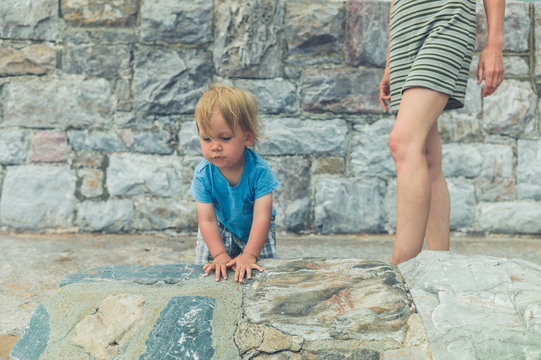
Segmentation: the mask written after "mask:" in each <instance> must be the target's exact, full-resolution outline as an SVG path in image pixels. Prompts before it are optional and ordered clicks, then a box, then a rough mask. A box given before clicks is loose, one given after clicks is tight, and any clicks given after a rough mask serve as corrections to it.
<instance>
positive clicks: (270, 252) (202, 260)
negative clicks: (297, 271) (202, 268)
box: [195, 216, 276, 265]
mask: <svg viewBox="0 0 541 360" xmlns="http://www.w3.org/2000/svg"><path fill="white" fill-rule="evenodd" d="M218 228H219V229H220V234H222V241H223V242H224V246H225V249H226V250H227V253H228V254H229V256H230V257H231V258H232V259H234V258H236V257H237V256H239V255H240V254H242V250H244V246H245V245H246V244H244V243H243V241H242V240H241V239H240V238H239V237H238V236H237V235H235V234H233V233H232V232H231V231H229V229H227V228H226V227H225V226H223V225H222V224H220V223H218ZM275 257H276V229H275V226H274V216H273V217H272V218H271V227H270V229H269V235H268V237H267V241H265V244H264V245H263V248H262V249H261V253H259V257H258V258H257V259H258V260H259V259H267V258H275ZM210 261H212V255H210V251H209V249H208V248H207V245H205V240H203V236H201V231H199V230H198V231H197V242H196V244H195V263H196V264H197V265H204V264H206V263H208V262H210Z"/></svg>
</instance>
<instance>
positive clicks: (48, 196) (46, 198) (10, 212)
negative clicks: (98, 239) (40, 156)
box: [0, 165, 76, 230]
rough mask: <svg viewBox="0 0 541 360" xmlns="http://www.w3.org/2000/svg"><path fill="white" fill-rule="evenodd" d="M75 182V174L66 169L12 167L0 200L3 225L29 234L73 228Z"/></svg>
mask: <svg viewBox="0 0 541 360" xmlns="http://www.w3.org/2000/svg"><path fill="white" fill-rule="evenodd" d="M75 181H76V176H75V172H74V171H73V170H69V169H66V168H63V167H55V166H36V165H28V166H17V167H10V168H9V169H8V171H7V174H6V177H5V179H4V184H3V187H2V198H1V200H0V219H1V221H2V224H3V225H7V226H12V227H14V228H17V229H25V230H31V229H33V230H37V229H47V228H54V227H65V228H67V227H70V226H71V225H72V221H73V215H74V214H73V212H74V208H75V195H74V193H75Z"/></svg>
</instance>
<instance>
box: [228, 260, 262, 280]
mask: <svg viewBox="0 0 541 360" xmlns="http://www.w3.org/2000/svg"><path fill="white" fill-rule="evenodd" d="M256 260H257V257H255V256H253V255H250V254H247V253H242V254H240V255H239V256H237V257H236V258H234V259H233V260H231V261H229V262H228V263H227V264H226V266H228V267H229V266H231V267H232V268H233V269H234V270H235V281H239V282H242V281H243V280H244V273H246V274H247V275H246V278H247V279H251V278H252V270H254V269H257V270H259V271H260V272H261V271H263V268H262V267H261V266H259V265H257V264H256Z"/></svg>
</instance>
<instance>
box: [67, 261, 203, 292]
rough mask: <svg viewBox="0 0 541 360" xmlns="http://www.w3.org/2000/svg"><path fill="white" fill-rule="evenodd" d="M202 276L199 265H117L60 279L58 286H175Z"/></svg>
mask: <svg viewBox="0 0 541 360" xmlns="http://www.w3.org/2000/svg"><path fill="white" fill-rule="evenodd" d="M204 275H205V273H204V272H203V270H202V268H201V266H199V265H185V264H177V265H173V264H171V265H153V266H142V265H138V266H135V265H117V266H105V267H98V268H94V269H92V270H91V271H90V272H89V273H86V274H74V275H68V276H66V277H65V278H63V279H62V281H61V283H60V286H61V287H62V286H66V285H69V284H76V283H89V282H100V281H113V280H114V281H128V282H133V283H135V284H143V285H152V284H155V283H157V282H158V281H163V282H164V283H166V284H177V283H179V282H181V281H186V280H190V279H198V278H201V277H202V276H204Z"/></svg>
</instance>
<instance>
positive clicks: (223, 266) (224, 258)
mask: <svg viewBox="0 0 541 360" xmlns="http://www.w3.org/2000/svg"><path fill="white" fill-rule="evenodd" d="M230 262H231V257H230V256H229V254H227V253H226V252H224V253H221V254H220V255H218V256H216V257H215V258H214V260H212V262H211V263H210V264H205V265H203V271H204V272H205V275H206V276H209V274H210V272H211V271H212V270H214V271H216V281H220V275H221V276H222V277H223V278H224V280H227V267H228V265H227V264H228V263H230Z"/></svg>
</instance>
